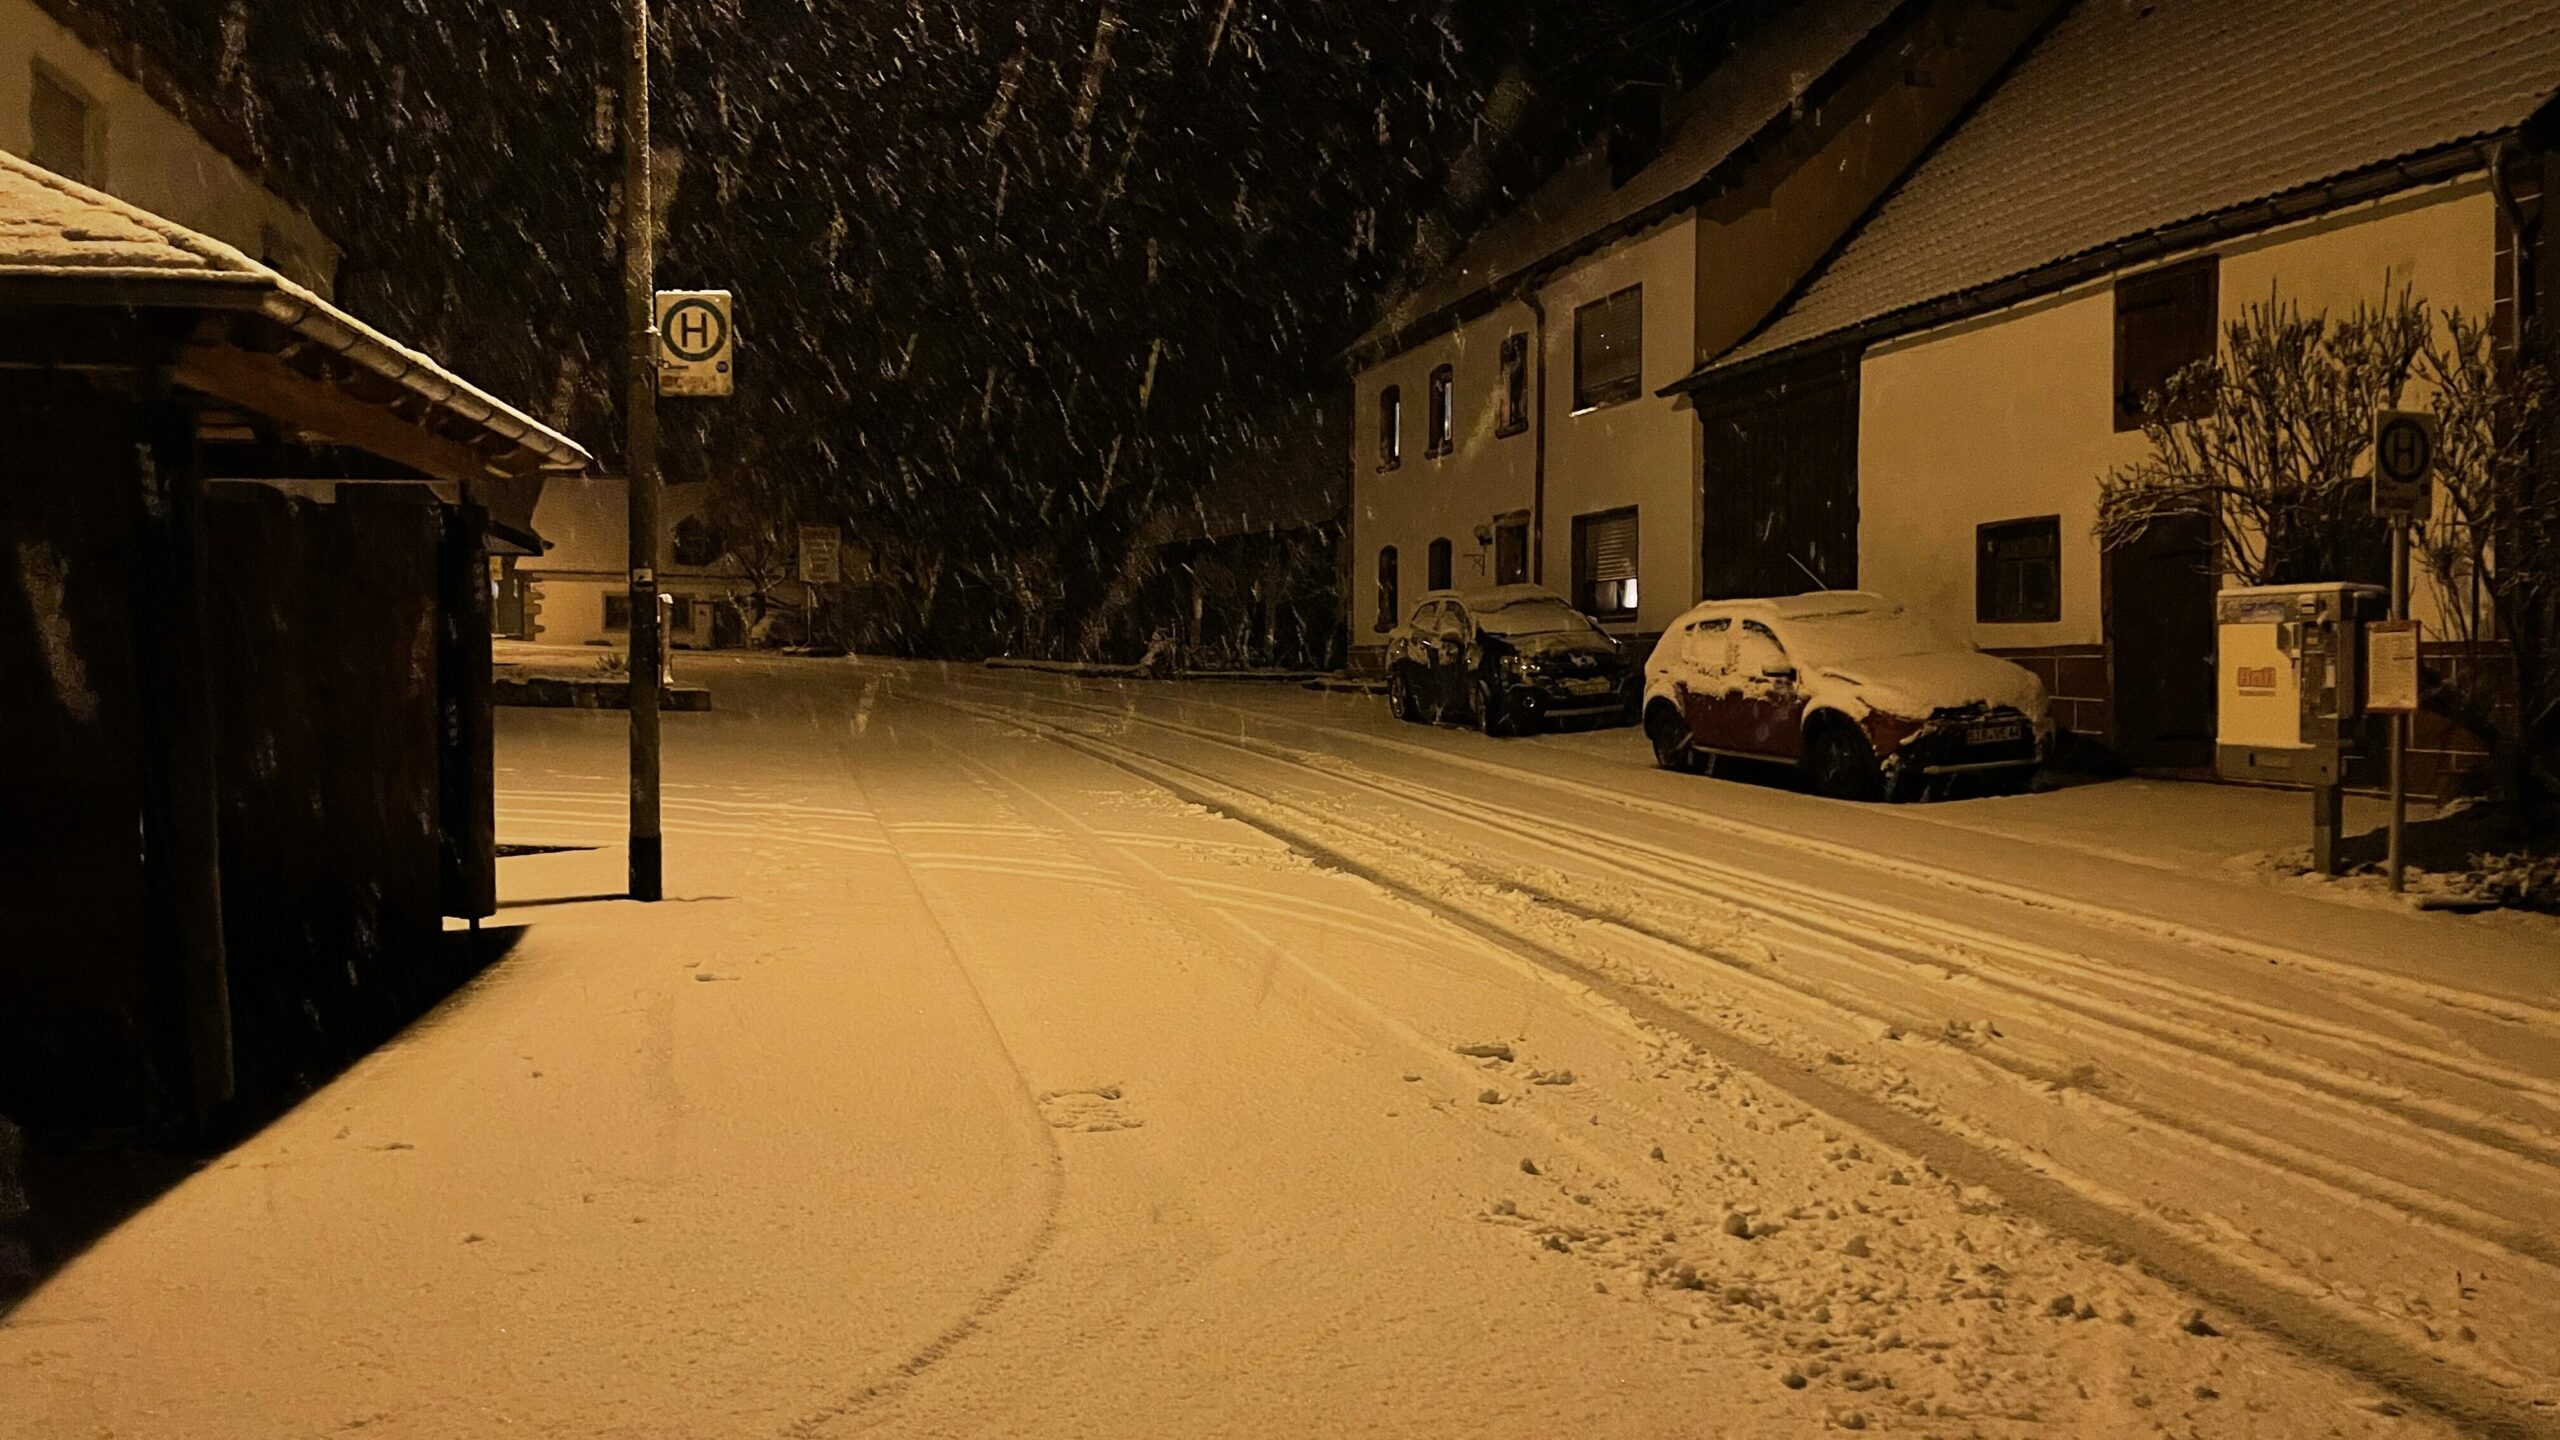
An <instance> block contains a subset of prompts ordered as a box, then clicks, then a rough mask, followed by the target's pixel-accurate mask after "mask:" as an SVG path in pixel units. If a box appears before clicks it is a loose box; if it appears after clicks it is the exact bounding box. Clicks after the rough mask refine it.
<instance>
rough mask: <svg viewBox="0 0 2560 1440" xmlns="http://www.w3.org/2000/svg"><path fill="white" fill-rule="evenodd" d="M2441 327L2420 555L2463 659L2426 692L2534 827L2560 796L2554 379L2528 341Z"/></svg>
mask: <svg viewBox="0 0 2560 1440" xmlns="http://www.w3.org/2000/svg"><path fill="white" fill-rule="evenodd" d="M2445 321H2446V323H2445V326H2444V331H2443V334H2442V335H2441V337H2439V338H2437V339H2435V340H2433V341H2431V342H2430V343H2429V344H2428V345H2427V347H2426V350H2425V352H2424V356H2423V360H2422V365H2423V369H2422V371H2421V373H2422V374H2423V375H2424V377H2425V378H2426V380H2427V381H2428V382H2429V383H2430V384H2431V385H2432V386H2433V388H2434V390H2435V410H2436V414H2437V416H2438V418H2439V419H2441V420H2442V421H2443V424H2444V440H2443V445H2442V447H2441V449H2440V451H2439V453H2438V456H2437V472H2436V474H2437V486H2436V493H2437V495H2438V497H2439V500H2440V503H2439V504H2438V505H2437V506H2436V508H2435V510H2434V511H2433V513H2432V514H2431V515H2430V516H2429V517H2428V520H2427V523H2426V526H2425V528H2424V530H2423V531H2422V532H2421V534H2420V536H2419V545H2418V558H2419V561H2420V564H2421V567H2422V569H2423V571H2424V573H2425V575H2426V577H2427V579H2428V581H2429V582H2430V583H2431V584H2432V586H2433V587H2434V590H2435V593H2436V599H2437V601H2438V610H2439V612H2440V614H2441V616H2442V619H2441V621H2440V622H2439V623H2440V624H2442V626H2443V627H2444V631H2445V636H2446V638H2447V639H2448V640H2451V641H2452V642H2454V646H2455V658H2454V663H2453V664H2452V665H2451V666H2435V667H2430V669H2429V671H2428V674H2427V677H2426V695H2425V700H2426V704H2427V708H2428V709H2430V710H2433V711H2435V712H2437V713H2438V714H2441V715H2444V716H2445V717H2447V718H2449V719H2451V720H2453V721H2455V722H2456V723H2458V724H2460V725H2461V726H2462V727H2463V728H2464V729H2466V730H2468V731H2470V732H2471V733H2472V734H2473V735H2474V736H2476V737H2478V738H2479V740H2480V741H2481V743H2482V744H2484V745H2486V746H2487V747H2488V748H2489V753H2490V758H2491V765H2492V769H2493V775H2494V781H2495V787H2496V793H2497V794H2498V795H2499V796H2500V797H2501V798H2503V799H2506V800H2508V801H2511V802H2513V803H2514V804H2515V805H2516V807H2517V810H2518V812H2519V814H2520V817H2521V819H2522V820H2523V821H2524V823H2525V824H2527V825H2528V826H2530V827H2533V828H2536V829H2539V828H2540V827H2541V825H2542V823H2543V822H2544V820H2545V819H2546V818H2547V811H2548V801H2549V799H2550V797H2551V796H2552V795H2553V794H2554V793H2555V792H2560V766H2555V760H2560V485H2555V484H2553V483H2552V481H2551V478H2550V477H2549V476H2546V475H2544V474H2542V473H2541V472H2542V469H2543V467H2544V465H2546V464H2547V463H2548V462H2549V459H2550V456H2549V454H2548V452H2547V450H2545V449H2544V448H2543V447H2545V446H2546V445H2547V444H2548V443H2549V439H2550V437H2549V435H2548V434H2547V433H2546V427H2547V426H2548V425H2549V424H2550V422H2551V421H2552V420H2553V418H2554V413H2555V402H2554V395H2553V374H2552V371H2551V369H2550V368H2549V366H2548V365H2547V364H2546V363H2545V362H2544V361H2543V360H2542V358H2541V356H2540V355H2539V353H2538V348H2539V347H2538V346H2536V345H2534V344H2533V343H2532V342H2531V337H2527V342H2526V343H2524V344H2519V345H2517V346H2515V347H2512V348H2510V347H2505V346H2501V345H2500V344H2498V343H2497V341H2496V339H2495V337H2494V335H2493V334H2492V330H2491V327H2490V326H2489V325H2488V324H2486V323H2482V322H2476V321H2473V320H2471V319H2469V318H2467V317H2465V316H2463V315H2462V314H2460V313H2459V312H2454V313H2449V314H2447V316H2446V317H2445Z"/></svg>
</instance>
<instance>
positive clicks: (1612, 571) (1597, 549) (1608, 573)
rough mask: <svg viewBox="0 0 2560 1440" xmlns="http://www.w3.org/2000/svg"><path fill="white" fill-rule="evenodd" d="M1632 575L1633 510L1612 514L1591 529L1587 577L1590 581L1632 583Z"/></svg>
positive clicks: (1634, 533) (1633, 549)
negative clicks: (1589, 560) (1589, 563)
mask: <svg viewBox="0 0 2560 1440" xmlns="http://www.w3.org/2000/svg"><path fill="white" fill-rule="evenodd" d="M1635 574H1636V517H1635V514H1634V512H1633V511H1630V512H1628V513H1627V514H1624V515H1612V516H1610V517H1609V518H1608V519H1606V520H1601V521H1598V522H1595V523H1594V524H1593V525H1592V527H1591V576H1590V578H1592V579H1594V580H1632V579H1634V578H1635Z"/></svg>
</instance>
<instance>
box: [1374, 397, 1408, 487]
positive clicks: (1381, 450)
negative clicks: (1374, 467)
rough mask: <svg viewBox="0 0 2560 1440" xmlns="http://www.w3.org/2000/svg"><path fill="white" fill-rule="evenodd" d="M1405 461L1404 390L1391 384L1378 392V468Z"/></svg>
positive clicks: (1385, 468) (1396, 464)
mask: <svg viewBox="0 0 2560 1440" xmlns="http://www.w3.org/2000/svg"><path fill="white" fill-rule="evenodd" d="M1403 463H1404V392H1403V391H1401V390H1399V389H1397V388H1396V387H1395V386H1393V385H1390V386H1388V387H1387V388H1386V389H1384V390H1381V391H1379V392H1378V468H1379V469H1381V470H1393V469H1394V468H1396V467H1397V466H1399V465H1401V464H1403Z"/></svg>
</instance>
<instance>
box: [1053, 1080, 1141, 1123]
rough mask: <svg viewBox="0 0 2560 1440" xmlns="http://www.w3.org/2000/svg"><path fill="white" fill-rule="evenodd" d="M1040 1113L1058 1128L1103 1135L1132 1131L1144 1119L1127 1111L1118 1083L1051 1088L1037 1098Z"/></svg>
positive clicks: (1124, 1098)
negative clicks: (1073, 1088)
mask: <svg viewBox="0 0 2560 1440" xmlns="http://www.w3.org/2000/svg"><path fill="white" fill-rule="evenodd" d="M1040 1114H1041V1116H1042V1117H1043V1118H1045V1119H1046V1120H1047V1121H1048V1122H1049V1124H1050V1125H1051V1126H1052V1127H1053V1128H1056V1129H1059V1130H1081V1131H1084V1132H1086V1133H1087V1134H1096V1135H1099V1134H1104V1133H1107V1132H1109V1131H1113V1130H1135V1129H1137V1128H1138V1127H1139V1126H1141V1125H1144V1124H1146V1123H1147V1122H1146V1121H1145V1120H1143V1119H1141V1118H1140V1117H1138V1116H1137V1115H1135V1114H1132V1113H1131V1112H1130V1109H1129V1106H1128V1104H1127V1103H1126V1097H1125V1096H1123V1095H1122V1094H1121V1091H1120V1087H1119V1086H1117V1085H1088V1086H1085V1087H1084V1088H1082V1089H1078V1090H1051V1091H1048V1092H1047V1093H1045V1094H1043V1095H1042V1096H1041V1097H1040Z"/></svg>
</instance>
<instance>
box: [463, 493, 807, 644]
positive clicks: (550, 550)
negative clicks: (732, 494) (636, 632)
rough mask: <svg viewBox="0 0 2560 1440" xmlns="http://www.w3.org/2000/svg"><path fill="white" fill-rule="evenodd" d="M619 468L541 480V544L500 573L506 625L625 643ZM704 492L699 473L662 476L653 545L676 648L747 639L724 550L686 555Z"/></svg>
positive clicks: (736, 574) (576, 640)
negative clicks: (515, 607)
mask: <svg viewBox="0 0 2560 1440" xmlns="http://www.w3.org/2000/svg"><path fill="white" fill-rule="evenodd" d="M626 497H627V491H626V490H625V488H624V484H623V481H622V480H621V478H620V477H618V476H598V477H594V478H581V479H561V480H554V481H552V482H551V483H550V484H548V485H546V486H544V487H543V491H542V503H541V506H540V507H539V508H538V509H536V510H535V511H534V516H533V528H534V529H535V530H536V531H537V532H539V533H540V535H541V537H542V543H543V545H544V550H543V553H542V554H540V555H527V556H523V557H521V558H518V559H516V560H515V561H514V563H513V567H512V575H511V576H510V577H509V578H510V579H511V581H512V583H513V584H514V585H515V586H517V587H518V588H519V590H520V594H521V610H520V612H519V613H518V615H517V617H516V618H517V620H518V623H517V625H516V626H515V627H512V629H511V633H513V634H515V635H517V636H518V637H519V638H522V639H526V640H533V641H537V642H539V643H541V644H545V645H595V646H611V647H615V648H621V647H624V646H627V645H629V644H630V643H631V576H630V573H629V571H628V570H627V569H626V568H625V557H626V556H628V555H629V554H630V552H631V519H630V517H631V510H630V501H629V500H628V498H626ZM710 497H711V486H710V485H709V484H708V483H707V482H697V483H695V484H690V485H670V486H668V487H666V492H665V494H664V495H663V497H662V498H661V499H660V501H659V505H658V513H659V523H660V524H661V525H662V526H664V528H665V530H666V537H665V538H664V539H663V540H661V541H660V543H659V547H658V553H659V554H660V555H661V556H663V557H666V558H665V561H664V563H662V564H661V565H660V566H659V567H658V590H659V593H661V594H664V595H667V596H671V597H673V599H674V601H675V604H674V605H673V607H672V608H671V610H670V612H669V614H668V617H667V643H668V644H670V645H672V646H675V647H676V648H678V649H682V650H708V649H712V648H714V647H715V646H716V647H721V648H727V647H731V646H739V645H744V644H745V643H747V635H746V622H745V617H744V614H743V611H742V608H741V600H742V597H744V596H745V595H746V594H747V592H748V591H749V590H750V589H751V588H752V587H751V586H750V584H749V582H748V580H747V577H746V576H745V574H744V573H743V572H742V571H740V570H739V569H738V567H737V565H736V564H735V563H734V562H732V561H729V560H727V559H725V558H720V559H714V560H712V561H710V562H708V563H704V564H687V563H685V562H684V560H683V559H682V558H680V552H681V550H683V549H684V548H687V547H686V546H685V545H684V544H683V542H682V541H681V540H680V538H679V537H681V536H682V535H683V533H684V531H685V529H686V527H687V525H688V522H691V521H693V520H694V519H695V517H697V516H699V515H700V514H701V513H702V510H703V507H704V506H705V505H706V504H707V503H708V502H709V500H710ZM785 588H786V589H787V590H788V592H789V593H788V597H787V598H788V602H789V603H792V604H797V603H799V600H800V598H801V596H800V587H799V585H798V583H797V582H796V581H794V582H786V587H785Z"/></svg>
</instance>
